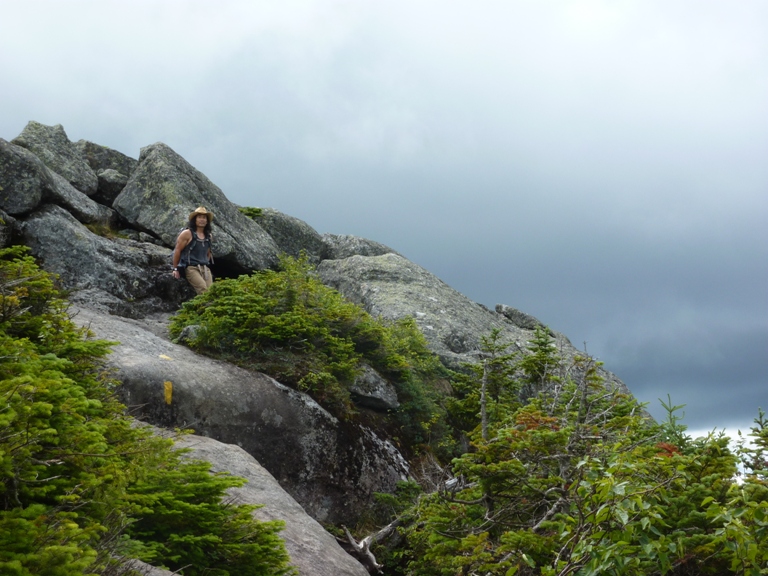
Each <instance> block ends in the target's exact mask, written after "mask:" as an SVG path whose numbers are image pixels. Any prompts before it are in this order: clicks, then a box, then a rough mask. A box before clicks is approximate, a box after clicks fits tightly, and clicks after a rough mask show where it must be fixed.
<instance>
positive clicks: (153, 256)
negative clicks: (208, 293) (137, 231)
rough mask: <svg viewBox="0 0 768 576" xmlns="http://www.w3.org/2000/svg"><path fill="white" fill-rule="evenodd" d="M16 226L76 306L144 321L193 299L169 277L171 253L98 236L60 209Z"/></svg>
mask: <svg viewBox="0 0 768 576" xmlns="http://www.w3.org/2000/svg"><path fill="white" fill-rule="evenodd" d="M18 226H19V228H20V229H21V236H22V241H23V242H24V244H26V245H27V246H29V247H30V248H31V249H32V254H33V255H34V256H36V257H37V258H40V259H41V261H42V265H43V268H44V269H45V270H47V271H48V272H53V273H55V274H58V275H59V276H60V280H61V283H62V285H63V287H64V288H66V289H68V290H72V291H73V292H72V294H71V297H70V298H71V299H72V300H73V301H75V302H78V301H85V302H88V303H90V304H91V305H93V306H96V305H98V306H100V307H101V308H102V309H105V310H108V311H109V312H111V313H114V314H120V315H123V316H129V317H141V316H144V315H146V314H149V313H151V312H154V311H157V310H173V309H176V308H178V306H179V304H180V302H182V301H183V300H184V299H186V298H189V297H190V296H191V295H192V294H193V293H192V292H191V288H189V286H188V285H187V283H186V282H180V281H177V280H174V279H173V277H172V276H171V274H170V273H169V260H168V254H169V251H168V249H167V248H163V247H161V246H156V245H154V244H149V243H146V242H136V241H133V240H128V239H123V238H105V237H102V236H98V235H96V234H94V233H93V232H91V231H90V230H88V229H87V228H86V227H85V226H83V225H82V224H81V223H80V222H78V221H77V220H76V219H75V218H74V217H73V216H72V215H71V214H70V213H69V212H67V211H66V210H64V209H63V208H61V207H60V206H56V205H53V204H49V205H45V206H43V207H42V208H40V209H39V210H38V211H36V212H34V213H32V214H31V215H30V216H29V217H27V218H26V220H24V221H20V222H19V223H18Z"/></svg>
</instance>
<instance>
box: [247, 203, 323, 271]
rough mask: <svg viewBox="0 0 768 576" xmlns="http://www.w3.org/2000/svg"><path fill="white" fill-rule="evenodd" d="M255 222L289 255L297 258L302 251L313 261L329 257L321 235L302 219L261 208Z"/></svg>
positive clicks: (272, 209) (271, 209)
mask: <svg viewBox="0 0 768 576" xmlns="http://www.w3.org/2000/svg"><path fill="white" fill-rule="evenodd" d="M256 222H258V224H259V226H261V227H262V228H264V230H266V232H267V233H268V234H269V235H270V236H271V237H272V238H273V239H274V241H275V243H276V244H277V246H278V248H279V249H280V251H281V252H284V253H285V254H288V255H289V256H293V257H294V258H298V257H299V255H300V254H301V253H302V252H304V253H306V255H307V257H308V259H309V261H310V262H313V263H317V262H320V261H321V260H324V259H325V258H328V257H329V253H328V246H327V245H326V243H325V241H324V240H323V237H322V236H321V235H320V234H318V233H317V231H316V230H315V229H314V228H312V227H311V226H310V225H309V224H307V223H306V222H304V221H303V220H299V219H298V218H294V217H293V216H289V215H288V214H283V213H282V212H280V211H278V210H275V209H274V208H262V209H261V215H260V216H258V217H257V218H256Z"/></svg>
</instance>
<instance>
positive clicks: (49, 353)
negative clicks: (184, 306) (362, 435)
mask: <svg viewBox="0 0 768 576" xmlns="http://www.w3.org/2000/svg"><path fill="white" fill-rule="evenodd" d="M25 251H26V249H25V248H23V247H11V248H5V249H0V400H1V402H0V574H3V575H8V576H32V575H34V576H75V575H78V576H81V575H91V574H94V575H95V574H104V575H106V574H112V573H115V570H116V566H115V565H116V563H117V562H119V558H120V557H126V556H127V557H138V558H141V559H145V560H148V561H152V562H154V563H155V564H157V565H161V566H166V567H168V568H172V569H179V568H182V567H185V568H184V570H183V574H185V575H187V576H194V575H197V574H200V575H202V574H210V575H213V574H215V575H217V576H227V575H235V574H238V575H240V574H246V575H254V576H256V575H264V576H266V575H270V576H271V575H281V574H287V573H290V568H289V567H288V557H287V554H286V552H285V549H284V546H283V543H282V541H281V540H279V538H278V536H277V533H278V531H279V529H280V526H279V525H278V524H277V523H271V522H269V523H261V522H258V521H256V520H255V519H254V518H252V517H251V515H250V512H251V510H252V507H247V506H245V507H244V506H234V505H231V504H227V503H225V502H224V501H223V500H222V497H223V496H224V495H225V490H226V489H227V488H228V487H230V486H238V485H240V484H241V483H242V479H239V478H235V477H232V476H222V475H211V474H210V472H209V471H210V465H209V464H207V463H202V462H194V461H188V460H183V461H182V459H181V454H180V452H179V451H176V450H174V449H173V448H172V442H171V440H166V439H161V438H159V437H157V436H154V435H153V434H151V433H150V431H149V430H148V429H146V428H142V427H136V426H135V425H134V423H133V421H132V420H131V419H130V418H128V417H127V416H126V415H125V407H124V406H123V405H122V404H120V403H119V402H118V401H117V400H116V398H115V396H114V394H113V391H114V387H115V385H116V382H114V381H112V380H111V379H110V377H109V375H108V373H107V371H106V370H105V368H104V366H103V359H104V357H105V355H106V354H107V353H108V351H109V347H110V345H111V343H110V342H107V341H103V340H95V339H93V338H92V337H91V335H90V334H89V332H88V331H87V330H85V329H82V328H79V327H77V326H76V325H75V324H74V323H73V322H72V321H71V320H70V318H69V316H68V314H67V303H66V302H65V301H64V300H63V299H62V298H61V296H60V293H59V292H58V290H57V289H56V287H55V284H54V279H53V278H52V277H51V276H50V275H48V274H46V273H45V272H43V271H41V270H40V269H39V268H38V267H37V265H36V264H35V262H34V260H33V259H32V258H31V257H30V256H28V255H27V254H26V253H25ZM171 487H172V488H173V489H171Z"/></svg>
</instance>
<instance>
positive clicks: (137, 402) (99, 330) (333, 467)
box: [76, 309, 408, 525]
mask: <svg viewBox="0 0 768 576" xmlns="http://www.w3.org/2000/svg"><path fill="white" fill-rule="evenodd" d="M76 321H78V322H81V323H82V324H83V325H87V326H90V328H91V329H92V330H93V331H94V332H95V334H96V336H98V337H99V338H104V339H106V340H112V341H118V342H120V344H119V345H118V346H116V347H115V348H114V351H113V353H112V354H111V355H110V356H109V358H108V361H109V363H110V365H111V366H112V367H113V368H114V369H115V376H116V377H117V378H118V379H119V380H120V381H121V382H122V387H121V389H120V396H121V398H122V400H123V401H124V403H125V404H126V405H128V406H129V409H130V410H131V413H132V414H133V415H135V416H136V417H137V418H139V419H142V420H145V421H147V422H149V423H151V424H154V425H156V426H161V427H164V428H171V429H173V428H191V429H193V430H194V431H195V432H196V433H197V434H198V435H201V436H207V437H210V438H214V439H216V440H219V441H220V442H224V443H227V444H236V445H238V446H240V447H241V448H243V449H244V450H245V451H247V452H248V453H249V454H251V455H252V456H254V457H255V458H256V459H257V460H258V461H259V462H260V463H261V465H262V466H264V467H265V468H266V469H267V470H269V472H270V473H271V474H272V475H273V476H274V477H275V478H276V479H277V481H278V482H279V483H280V485H281V486H282V487H283V488H285V489H286V490H287V491H288V493H290V494H291V496H293V498H295V499H296V500H297V501H298V502H299V503H300V504H301V505H302V506H303V507H304V509H305V510H306V511H307V512H308V513H309V514H310V515H311V516H312V517H313V518H315V519H316V520H318V521H320V522H329V523H347V524H350V525H353V524H354V523H355V522H356V521H357V520H358V519H359V518H360V515H361V514H362V513H363V511H364V510H366V509H367V508H368V507H369V506H370V505H371V502H373V494H374V493H375V492H392V491H393V490H394V489H395V487H396V485H397V482H399V481H400V480H404V479H406V478H407V477H408V468H407V464H406V463H405V460H404V459H403V458H402V456H401V455H400V454H399V452H398V451H397V450H396V449H395V448H394V446H392V445H391V444H390V443H388V442H385V441H382V440H381V439H379V438H378V437H377V436H376V435H375V434H374V433H373V432H372V431H371V430H369V429H367V428H365V427H363V426H360V425H358V424H353V423H348V422H341V421H339V420H337V419H336V418H334V417H333V416H332V415H331V414H329V413H328V412H327V411H326V410H324V409H323V408H322V407H321V406H319V405H318V404H317V403H316V402H315V401H314V400H312V399H311V398H310V397H309V396H307V395H306V394H303V393H301V392H298V391H296V390H292V389H290V388H288V387H286V386H283V385H282V384H280V383H278V382H277V381H275V380H274V379H272V378H270V377H268V376H265V375H264V374H260V373H256V372H251V371H247V370H244V369H241V368H238V367H236V366H234V365H232V364H228V363H226V362H220V361H216V360H212V359H210V358H206V357H204V356H200V355H198V354H195V353H194V352H192V351H191V350H189V349H188V348H185V347H184V346H180V345H177V344H174V343H172V342H170V341H169V340H168V339H167V338H165V337H163V336H162V332H161V330H159V329H158V325H157V324H156V323H152V319H147V320H143V321H133V320H129V319H123V318H118V317H115V316H110V315H108V314H104V313H100V312H97V311H94V310H90V309H82V310H80V312H79V314H78V315H77V316H76ZM167 387H170V389H171V390H172V393H171V399H170V402H167V401H166V397H165V395H164V393H165V390H166V388H167Z"/></svg>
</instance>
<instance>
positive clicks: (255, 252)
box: [112, 143, 279, 273]
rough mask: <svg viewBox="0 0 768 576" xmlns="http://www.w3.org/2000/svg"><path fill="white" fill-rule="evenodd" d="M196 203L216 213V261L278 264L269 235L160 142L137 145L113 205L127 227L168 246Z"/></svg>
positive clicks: (244, 266) (237, 265)
mask: <svg viewBox="0 0 768 576" xmlns="http://www.w3.org/2000/svg"><path fill="white" fill-rule="evenodd" d="M198 206H205V208H207V209H208V210H212V211H213V212H214V214H215V217H214V237H213V238H214V245H213V254H214V258H215V259H216V261H217V263H219V264H221V263H223V264H225V265H226V266H228V267H230V268H232V269H233V271H234V272H235V273H237V272H240V273H243V272H250V271H253V270H260V269H264V268H270V267H274V266H275V265H276V264H277V261H278V252H279V249H278V247H277V245H276V244H275V242H274V240H272V238H271V237H270V236H269V235H268V234H267V233H266V232H265V231H264V230H263V229H262V228H261V227H260V226H259V225H258V224H257V223H256V222H254V221H253V220H251V219H250V218H248V217H247V216H245V215H244V214H242V213H241V212H240V211H239V210H238V209H237V206H235V205H234V204H233V203H232V202H230V201H229V200H228V199H227V198H226V196H224V193H223V192H222V191H221V189H219V187H218V186H216V185H215V184H214V183H213V182H211V181H210V180H209V179H208V178H207V177H206V176H205V174H203V173H202V172H200V171H199V170H197V169H196V168H194V167H193V166H192V165H191V164H189V162H187V161H186V160H184V158H182V157H181V156H179V155H178V154H177V153H176V152H174V151H173V150H172V149H171V148H170V147H169V146H167V145H165V144H162V143H157V144H152V145H151V146H147V147H145V148H142V149H141V154H140V155H139V164H138V166H137V167H136V169H135V170H134V172H133V175H132V176H131V178H130V179H129V180H128V183H127V184H126V185H125V188H123V191H122V192H120V194H119V195H118V196H117V198H115V201H114V202H113V204H112V207H113V208H114V209H115V210H117V212H118V213H119V214H120V215H121V216H122V217H123V218H124V219H125V220H126V222H128V223H129V224H130V225H131V226H133V227H135V228H138V229H140V230H143V231H145V232H148V233H150V234H152V235H154V236H156V237H157V238H160V239H161V240H162V241H163V243H164V244H165V245H166V246H169V247H171V246H173V245H174V244H175V242H176V237H177V236H178V234H179V230H180V229H181V228H182V227H183V226H186V225H187V222H188V218H189V214H190V213H191V212H192V211H193V210H194V209H195V208H197V207H198Z"/></svg>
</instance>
